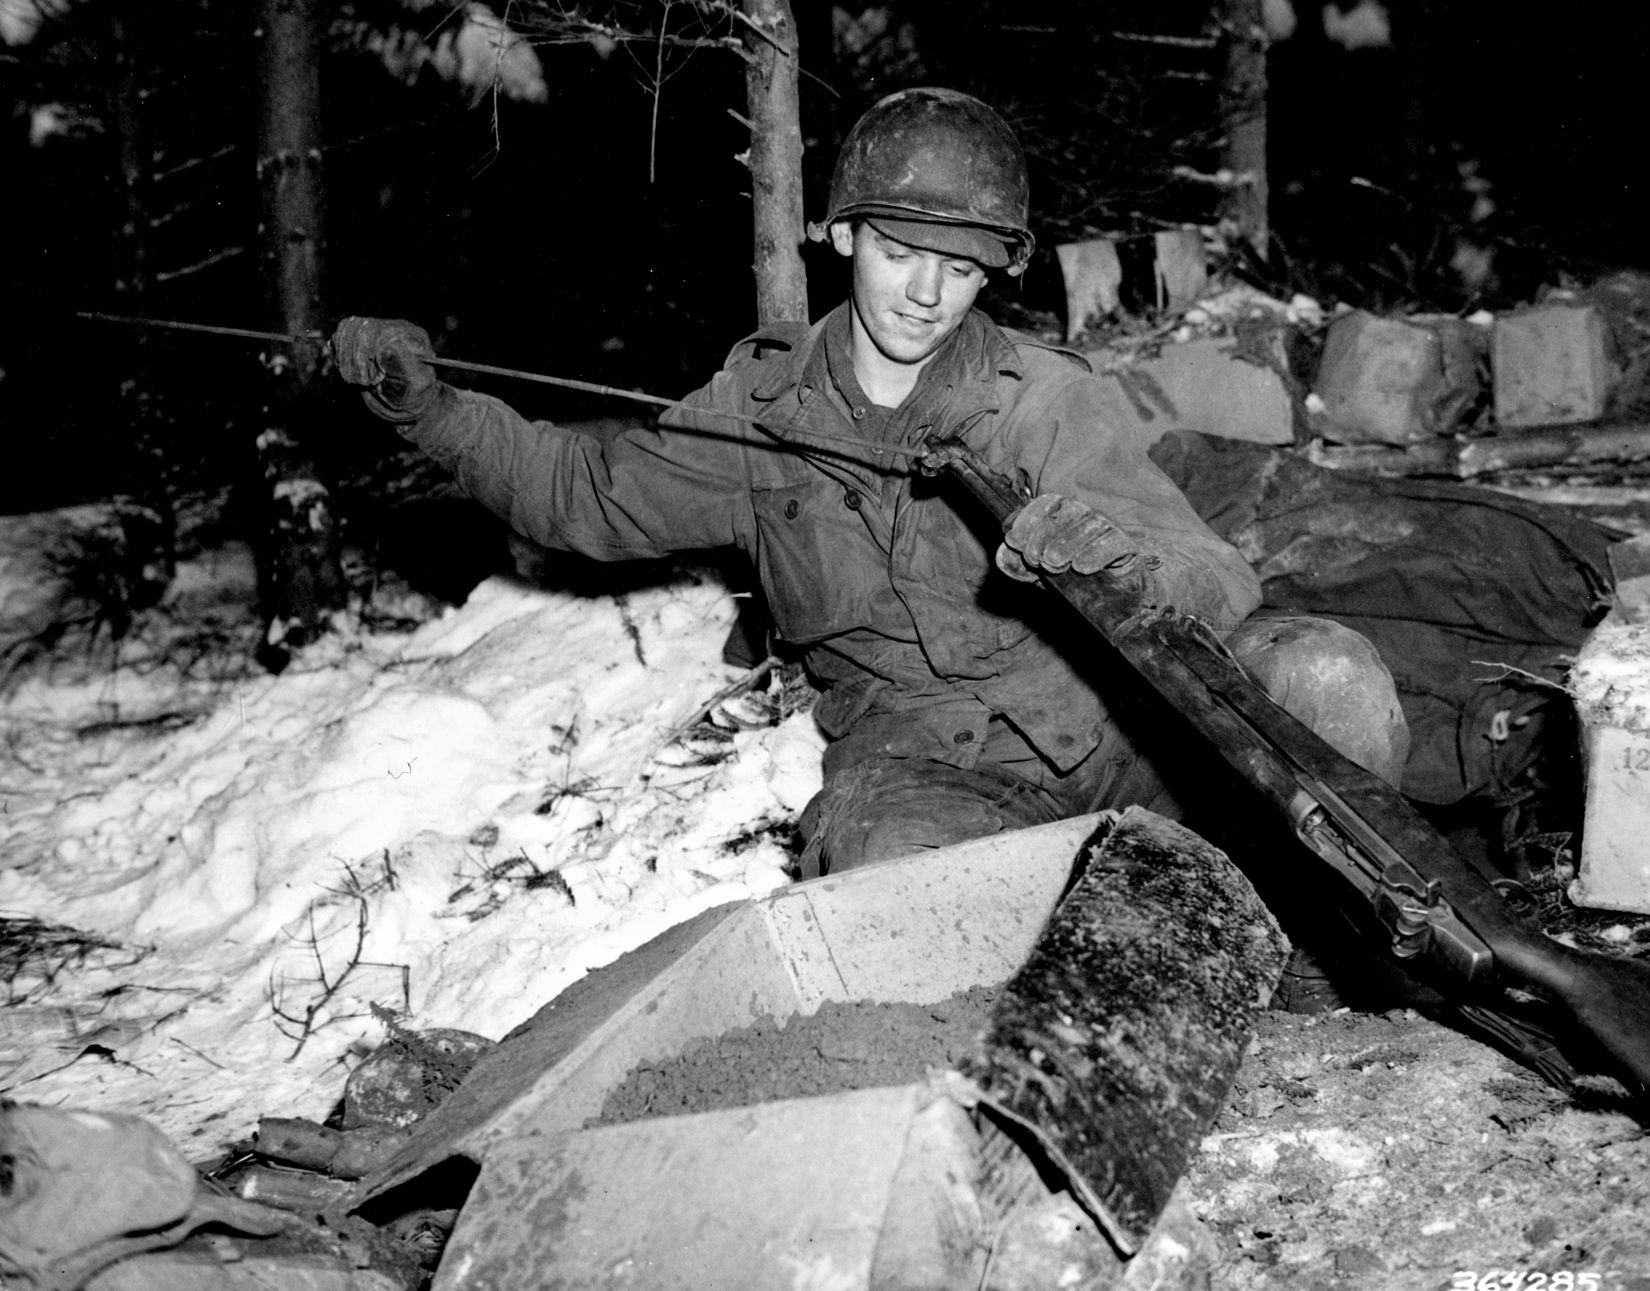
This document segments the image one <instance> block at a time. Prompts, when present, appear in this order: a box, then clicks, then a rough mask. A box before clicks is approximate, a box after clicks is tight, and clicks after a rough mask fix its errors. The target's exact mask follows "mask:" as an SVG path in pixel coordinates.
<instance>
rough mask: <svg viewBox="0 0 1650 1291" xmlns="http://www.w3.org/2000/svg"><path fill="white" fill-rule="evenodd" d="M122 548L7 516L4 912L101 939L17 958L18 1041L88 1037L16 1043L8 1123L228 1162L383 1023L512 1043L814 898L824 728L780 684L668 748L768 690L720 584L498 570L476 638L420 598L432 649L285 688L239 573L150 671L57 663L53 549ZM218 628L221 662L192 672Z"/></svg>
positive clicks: (89, 513) (74, 523)
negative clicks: (537, 1018) (80, 1124)
mask: <svg viewBox="0 0 1650 1291" xmlns="http://www.w3.org/2000/svg"><path fill="white" fill-rule="evenodd" d="M98 523H99V518H98V516H97V515H96V512H95V509H86V508H82V509H79V510H77V511H74V512H59V513H52V514H51V515H36V516H22V517H8V518H0V648H4V649H5V651H6V654H5V656H4V657H5V658H6V659H9V660H12V661H15V662H17V663H18V666H17V667H16V668H15V669H14V670H13V671H12V672H11V673H10V676H9V678H8V682H7V687H6V705H5V709H4V713H3V716H0V734H3V737H4V739H5V741H6V749H7V763H6V766H5V769H4V771H3V772H0V775H3V780H0V793H3V798H4V802H3V815H0V819H3V821H4V832H3V835H0V837H3V838H4V851H3V855H0V918H5V919H8V920H21V919H37V920H40V921H42V923H43V924H49V925H53V926H57V927H66V928H68V929H73V930H76V932H78V933H81V934H85V935H86V940H85V941H84V942H82V943H78V948H77V949H76V950H74V952H73V953H69V952H67V951H65V952H64V953H62V954H60V955H58V956H57V957H56V958H55V959H54V958H53V957H52V956H51V955H49V954H46V953H45V952H41V953H40V954H39V955H36V956H35V958H34V959H29V960H27V962H26V963H24V964H23V966H22V967H21V968H19V966H18V963H17V961H15V960H14V959H13V958H7V959H5V960H4V961H0V962H5V963H7V964H9V965H10V966H11V978H10V980H9V981H7V982H5V983H4V985H5V986H7V987H8V988H9V991H10V1002H11V1003H12V1005H13V1007H12V1008H11V1009H9V1010H6V1016H8V1017H10V1018H11V1019H12V1022H11V1024H10V1025H11V1028H12V1030H13V1031H16V1029H17V1028H18V1027H20V1026H23V1025H24V1022H25V1021H26V1020H27V1019H30V1018H33V1019H34V1020H35V1021H36V1023H41V1020H42V1019H47V1018H50V1019H54V1020H57V1019H60V1020H65V1021H64V1027H65V1030H64V1031H63V1032H62V1033H61V1034H59V1035H57V1036H56V1038H55V1039H54V1040H53V1041H52V1042H51V1043H48V1044H37V1045H35V1046H33V1047H29V1046H23V1047H18V1046H7V1045H5V1044H3V1043H0V1090H3V1091H4V1092H5V1094H6V1096H7V1097H10V1098H14V1099H20V1100H24V1101H28V1102H39V1103H46V1104H53V1105H69V1106H75V1107H80V1108H85V1109H88V1110H99V1111H122V1112H129V1113H134V1114H137V1115H141V1116H144V1117H146V1118H148V1119H149V1120H151V1121H152V1122H153V1123H155V1124H156V1125H157V1126H158V1127H159V1128H161V1129H162V1130H163V1131H164V1132H165V1133H167V1134H168V1135H170V1136H171V1137H172V1138H173V1139H174V1140H175V1141H177V1142H179V1143H180V1145H183V1146H184V1147H185V1149H186V1150H190V1149H192V1148H198V1149H199V1150H200V1151H199V1155H206V1154H209V1153H210V1152H211V1151H212V1150H214V1149H216V1148H218V1147H221V1146H222V1145H224V1144H227V1143H229V1142H231V1141H233V1140H234V1139H236V1138H240V1137H244V1136H245V1135H246V1134H248V1133H249V1132H250V1131H251V1129H252V1128H253V1126H254V1125H255V1123H256V1121H257V1119H258V1118H259V1117H261V1116H266V1115H267V1116H307V1117H311V1118H314V1119H320V1118H321V1117H324V1116H325V1115H326V1114H327V1112H328V1111H329V1110H330V1109H331V1107H332V1106H333V1104H334V1103H335V1102H336V1100H337V1098H338V1097H339V1095H340V1094H341V1092H342V1089H343V1083H344V1079H345V1077H346V1076H347V1074H348V1071H349V1069H350V1068H351V1067H352V1066H353V1064H354V1063H356V1062H357V1061H358V1060H359V1059H360V1058H361V1057H362V1056H364V1055H365V1053H367V1052H369V1051H370V1050H371V1048H372V1046H373V1045H374V1044H376V1043H377V1042H378V1040H379V1039H380V1038H381V1036H382V1034H383V1022H382V1020H381V1019H380V1018H379V1017H376V1016H374V1014H373V1011H372V1009H373V1006H375V1005H376V1006H378V1007H380V1008H383V1009H388V1010H390V1011H392V1012H394V1013H396V1014H398V1015H399V1017H398V1020H399V1021H400V1022H401V1023H402V1024H403V1025H405V1026H409V1027H411V1028H414V1029H427V1028H435V1027H453V1028H460V1029H463V1030H467V1031H473V1032H478V1033H480V1034H482V1035H485V1036H488V1037H490V1038H492V1039H498V1038H500V1037H501V1036H502V1035H503V1034H504V1033H505V1032H507V1031H508V1030H509V1029H510V1028H511V1027H513V1026H515V1025H516V1024H517V1023H519V1022H521V1021H523V1020H525V1019H526V1018H527V1017H529V1016H531V1014H532V1013H533V1012H535V1011H536V1010H537V1009H538V1008H539V1007H541V1006H542V1005H543V1004H545V1003H546V1002H548V1001H549V1000H550V999H552V998H553V997H554V996H555V995H556V994H557V993H558V992H560V991H561V990H563V989H565V988H566V987H567V986H568V985H569V984H571V983H572V982H574V981H576V980H577V979H578V978H579V977H581V976H583V975H584V974H585V973H587V972H589V971H590V970H591V969H593V968H596V967H599V966H600V965H602V964H604V963H607V962H609V961H610V960H612V959H614V958H616V957H617V956H618V955H620V954H622V953H623V952H625V951H627V950H629V949H632V948H634V947H635V946H637V945H640V944H641V943H642V942H644V941H646V940H648V939H649V938H651V937H653V936H654V935H656V934H657V933H659V932H661V931H663V930H664V929H666V928H667V927H669V926H671V925H672V924H674V923H676V922H678V921H680V920H682V919H684V918H687V917H689V916H691V915H693V914H696V913H698V912H699V911H701V910H703V909H705V908H707V907H708V906H711V905H715V904H720V903H723V902H727V901H736V900H741V899H744V898H747V897H751V896H756V895H761V894H763V893H766V892H768V891H771V890H773V889H774V888H776V887H778V886H781V885H783V884H784V883H786V882H787V881H788V880H787V878H786V874H785V869H784V866H785V864H786V861H787V859H788V858H787V856H786V853H785V852H784V850H783V848H782V847H781V846H780V845H779V843H777V842H776V841H774V840H773V839H772V837H771V836H769V835H768V834H766V833H764V829H765V828H767V827H772V826H776V825H782V824H784V823H785V822H788V821H791V820H794V818H795V816H796V815H797V813H798V812H799V811H800V810H801V808H802V806H803V804H805V803H806V801H807V799H808V798H809V797H810V796H811V795H812V793H813V792H814V791H815V790H816V789H817V788H818V784H819V775H820V772H819V754H820V752H821V749H822V747H823V741H822V739H821V737H820V736H819V734H818V733H817V730H816V729H815V728H814V726H813V724H812V721H811V720H810V718H809V717H808V716H807V715H806V713H796V714H793V715H791V716H790V717H788V718H786V719H784V720H779V721H776V720H775V719H774V717H773V711H774V706H773V705H772V704H771V703H770V702H768V697H767V696H766V695H765V694H763V693H761V690H760V687H759V688H758V693H756V694H755V695H753V696H747V697H745V698H743V699H742V700H734V701H729V702H728V703H726V704H725V705H723V708H722V710H721V711H720V714H719V725H721V726H723V727H725V728H727V729H726V730H725V731H724V732H723V733H722V734H720V735H719V736H717V737H714V738H707V737H706V736H705V735H704V733H703V731H702V730H701V731H700V732H699V733H697V734H696V735H690V736H689V737H687V738H686V739H683V740H676V741H674V742H667V737H668V736H669V735H670V734H671V733H672V732H673V731H674V730H675V729H677V728H678V726H679V725H680V724H682V723H683V722H685V721H687V720H688V719H691V718H692V717H693V716H694V714H695V713H696V712H697V711H698V710H699V709H700V708H701V707H703V706H704V705H705V704H706V703H707V702H708V701H709V700H710V699H711V698H712V697H713V696H715V695H717V694H718V693H719V692H720V691H722V690H723V689H724V688H726V687H727V686H729V685H730V684H731V683H733V682H734V681H736V680H737V679H738V678H739V676H740V672H739V670H737V669H734V668H731V667H729V666H728V665H726V664H724V663H723V662H722V661H721V648H722V643H723V641H724V639H725V637H726V635H727V630H728V627H729V625H730V623H731V622H732V619H733V615H734V601H733V599H732V597H731V596H730V595H729V593H728V591H727V590H726V589H725V587H724V586H722V585H721V584H720V583H719V582H718V581H717V580H716V579H715V578H714V577H712V576H711V575H709V574H706V573H703V572H698V571H693V570H686V571H683V572H682V573H681V574H680V575H679V576H677V577H675V578H674V579H673V580H672V581H669V582H667V583H666V584H664V585H661V586H655V587H649V588H646V589H644V590H640V591H631V592H628V593H626V594H622V595H613V596H581V595H575V594H572V593H567V592H557V591H547V590H543V589H541V588H536V587H532V586H529V585H527V584H525V583H521V582H518V581H516V580H513V579H509V578H504V577H498V578H493V579H490V580H488V581H486V582H484V583H482V584H481V585H480V586H478V587H477V588H476V589H475V590H474V592H473V593H472V594H471V595H470V596H469V598H468V600H467V601H466V603H465V604H464V605H463V606H462V607H459V608H448V609H446V610H445V611H444V612H439V611H438V608H437V607H433V606H431V605H429V604H428V603H427V602H424V601H423V600H422V598H420V597H418V596H417V595H416V594H412V593H406V592H404V591H403V593H402V595H401V599H400V600H399V601H395V602H393V606H394V609H395V615H394V616H393V617H398V618H405V617H407V616H409V615H411V616H413V617H414V618H415V620H416V619H422V620H423V621H422V622H419V623H418V626H416V628H414V629H413V630H411V631H408V630H406V629H405V627H399V628H395V629H377V630H375V629H374V628H373V627H372V626H371V624H372V623H373V622H375V621H377V620H378V619H381V618H383V617H384V615H383V613H382V610H383V609H384V607H385V605H386V604H391V603H392V601H393V595H394V589H393V588H386V589H384V590H383V591H382V592H381V593H380V595H379V599H378V601H377V602H375V606H376V608H378V609H379V610H380V611H381V612H380V614H379V615H378V616H377V617H376V618H375V616H373V615H370V614H361V613H351V614H348V615H345V616H341V618H340V620H339V623H338V625H337V630H336V631H335V632H334V633H332V634H331V635H329V636H328V637H326V638H325V639H323V640H322V641H320V642H318V643H316V644H315V645H313V646H311V647H308V648H307V649H305V650H303V651H301V652H299V653H298V654H296V655H295V656H294V658H293V662H292V663H291V665H290V666H289V667H288V668H287V669H286V670H285V671H283V672H282V673H281V674H280V675H278V676H276V675H269V674H267V673H265V672H262V671H261V670H258V669H256V668H255V667H250V668H248V667H231V666H229V665H228V662H227V661H228V660H232V659H236V658H244V657H245V655H246V651H245V650H244V649H241V648H240V647H241V646H244V645H247V644H250V639H248V638H247V637H246V633H247V632H248V630H249V628H248V625H249V624H251V623H252V620H251V619H250V617H249V616H248V615H247V614H246V613H245V606H246V603H247V601H248V599H249V598H250V595H251V591H252V573H251V564H250V559H249V557H248V556H247V554H246V552H245V551H244V550H239V549H236V548H234V547H227V548H223V549H219V550H214V551H208V552H204V553H202V554H201V556H200V557H198V558H196V559H194V560H192V561H191V562H189V563H188V564H187V565H184V566H182V567H180V570H179V573H178V577H177V578H176V579H174V581H173V582H172V584H171V588H170V591H169V593H168V597H167V600H166V601H165V602H164V603H163V604H162V606H161V607H159V608H158V609H157V610H156V611H153V612H150V613H148V614H145V615H141V616H140V617H139V620H138V624H137V627H136V628H135V629H134V630H133V631H132V632H131V633H129V634H127V636H126V637H125V638H123V639H122V640H121V641H120V642H119V643H118V650H117V649H115V648H114V647H113V646H112V645H111V643H109V642H107V641H106V640H105V641H104V643H103V644H102V646H101V648H100V649H99V650H98V651H97V652H96V653H95V654H92V655H87V654H86V653H85V652H84V651H79V652H76V651H71V650H67V649H59V650H49V649H46V650H42V649H33V648H28V647H29V643H30V642H31V641H33V642H35V643H36V644H38V642H39V641H40V640H41V638H40V637H39V636H38V635H37V634H39V633H40V632H41V630H42V629H43V628H47V627H48V626H49V625H50V624H51V623H52V622H53V621H54V618H58V619H61V618H63V617H65V616H67V615H68V614H69V610H70V608H71V606H72V601H70V600H65V599H64V596H63V589H62V586H61V583H60V582H59V581H57V580H56V578H55V574H54V571H55V570H56V568H57V565H56V564H54V563H53V562H52V561H50V560H48V559H46V557H45V553H46V552H47V551H48V550H50V549H51V547H52V546H53V543H54V542H57V540H58V539H59V538H61V536H62V535H64V534H68V535H70V536H71V537H72V536H73V535H75V534H77V533H78V534H83V533H85V532H88V531H91V530H93V529H95V527H96V526H97V524H98ZM57 545H58V546H59V547H61V545H62V544H61V542H57ZM214 616H215V617H214ZM202 622H207V623H209V624H215V625H216V626H215V628H214V631H215V633H216V635H215V636H213V635H211V634H208V644H212V643H216V647H217V648H215V649H208V648H201V649H198V650H196V651H194V652H191V651H190V650H188V649H185V648H183V647H182V646H181V645H180V642H179V640H178V638H177V637H176V635H175V634H176V632H177V631H178V628H179V625H182V624H186V623H187V624H193V625H195V631H196V633H197V636H198V635H199V634H200V627H199V625H200V624H201V623H202ZM236 632H239V633H241V634H242V635H241V636H240V637H237V636H235V633H236ZM226 643H227V644H226ZM16 953H18V952H13V954H16ZM42 1024H43V1023H42ZM96 1028H101V1030H95V1034H96V1035H97V1037H98V1039H96V1041H95V1047H89V1045H92V1044H94V1042H91V1041H88V1040H87V1039H86V1037H87V1036H89V1035H92V1034H93V1033H94V1029H96Z"/></svg>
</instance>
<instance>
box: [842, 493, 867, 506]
mask: <svg viewBox="0 0 1650 1291" xmlns="http://www.w3.org/2000/svg"><path fill="white" fill-rule="evenodd" d="M842 500H843V502H845V503H846V504H847V506H848V510H850V511H858V510H859V504H860V502H861V501H862V500H863V499H862V498H861V497H860V496H859V490H858V489H849V490H848V491H847V492H846V493H844V494H843V495H842Z"/></svg>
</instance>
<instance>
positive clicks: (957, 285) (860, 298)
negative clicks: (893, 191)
mask: <svg viewBox="0 0 1650 1291" xmlns="http://www.w3.org/2000/svg"><path fill="white" fill-rule="evenodd" d="M831 244H832V245H833V246H834V247H835V248H836V250H837V251H838V252H839V253H840V254H842V255H845V256H852V257H853V261H854V295H853V302H854V321H855V323H856V324H857V326H858V330H860V331H861V332H862V333H863V334H864V336H865V338H866V339H867V340H868V341H869V342H870V343H871V344H872V345H873V346H874V347H875V350H876V352H877V354H878V355H880V356H881V358H882V359H883V360H885V361H887V362H890V363H894V364H908V365H914V366H917V367H920V366H921V365H922V364H924V363H926V362H927V361H928V359H929V358H931V357H932V356H933V354H934V351H935V350H937V349H939V347H940V346H941V344H943V343H944V341H945V338H946V337H948V336H950V335H951V333H952V332H954V331H956V330H957V328H958V326H959V325H960V324H961V323H962V321H963V318H964V316H965V315H966V314H967V313H968V311H969V310H970V309H971V308H972V307H973V305H974V298H975V297H976V296H978V295H979V294H980V288H981V287H983V286H985V270H984V269H982V268H981V267H980V266H979V265H978V264H977V263H975V262H974V261H973V260H969V259H966V258H963V257H961V256H949V255H942V254H941V253H940V252H938V251H925V250H923V249H922V248H921V247H912V246H907V245H906V244H905V243H903V242H896V241H894V239H892V238H890V237H887V236H885V235H884V234H882V233H879V232H877V230H876V229H874V228H872V227H871V226H870V225H869V224H868V223H866V222H864V221H860V222H859V224H858V225H857V226H854V225H850V224H848V223H847V222H839V223H837V224H833V225H832V226H831Z"/></svg>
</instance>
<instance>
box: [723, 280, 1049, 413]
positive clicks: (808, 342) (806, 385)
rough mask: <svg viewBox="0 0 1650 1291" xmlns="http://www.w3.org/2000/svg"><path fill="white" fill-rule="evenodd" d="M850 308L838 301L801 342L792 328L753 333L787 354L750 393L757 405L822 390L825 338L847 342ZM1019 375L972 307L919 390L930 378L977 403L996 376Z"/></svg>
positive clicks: (994, 330) (998, 334) (1003, 339)
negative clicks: (833, 333)
mask: <svg viewBox="0 0 1650 1291" xmlns="http://www.w3.org/2000/svg"><path fill="white" fill-rule="evenodd" d="M851 307H852V306H851V304H850V302H848V301H843V302H842V304H840V305H838V306H837V307H836V308H835V309H833V310H832V311H831V312H830V313H829V314H827V315H825V317H823V318H821V319H820V320H819V321H818V322H817V323H815V324H814V325H813V326H812V327H811V328H809V329H808V332H807V334H806V336H805V337H803V338H801V339H800V341H798V339H797V338H796V335H795V332H794V331H792V330H791V329H785V332H784V333H783V334H782V333H781V331H780V329H777V328H776V329H774V331H773V334H772V335H771V336H770V335H769V334H768V333H767V332H758V333H757V334H756V335H755V336H754V337H753V338H752V340H753V341H755V342H756V343H757V344H758V345H762V344H770V345H773V346H776V347H788V348H789V353H788V354H786V355H785V357H784V358H783V359H781V360H779V361H778V362H776V363H775V365H774V369H773V371H772V373H771V374H769V375H767V376H766V377H765V378H764V379H763V380H762V381H760V382H758V383H757V384H756V386H755V387H754V389H753V390H752V391H751V393H752V395H753V396H754V397H755V398H756V399H757V400H758V401H759V402H762V403H772V402H773V401H775V400H778V399H781V398H782V397H783V396H784V395H785V394H786V393H787V392H788V391H793V390H794V391H795V392H796V393H797V402H798V403H799V404H800V403H805V402H807V400H808V398H809V396H811V395H812V394H814V393H816V392H817V391H820V390H823V389H825V388H826V386H827V384H828V383H829V382H830V380H831V373H830V361H829V358H828V355H827V344H828V342H827V339H826V338H827V334H828V331H829V329H832V328H833V327H835V328H840V329H841V332H840V334H841V335H842V336H843V337H844V344H846V336H847V333H848V324H849V318H848V311H849V309H850V308H851ZM1024 375H1025V370H1024V367H1023V365H1022V364H1021V362H1020V357H1019V355H1018V354H1016V353H1015V351H1014V346H1013V344H1012V343H1011V342H1010V341H1009V339H1008V337H1007V336H1006V335H1004V333H1003V330H1002V328H1000V327H998V326H997V324H995V323H994V322H992V321H991V319H989V318H987V317H986V316H985V315H984V314H982V313H981V312H980V311H979V310H977V309H973V310H970V311H969V312H968V314H967V315H966V316H965V317H964V318H963V321H962V325H961V326H959V327H958V328H957V330H956V331H955V332H953V333H952V334H951V335H950V336H949V337H947V338H946V342H945V344H944V346H942V347H941V349H940V350H939V352H938V353H937V354H935V356H934V360H933V362H932V363H930V364H929V366H928V368H925V369H924V371H923V377H924V381H923V382H922V383H920V384H919V387H918V388H919V389H921V388H922V385H926V384H928V380H929V379H930V378H941V379H942V382H943V384H946V385H950V386H952V387H953V388H954V390H955V393H956V394H957V395H958V396H961V397H962V400H963V402H965V403H968V404H977V403H979V402H982V401H983V400H984V399H985V398H986V397H987V396H986V393H985V391H986V390H988V389H989V388H990V387H991V386H992V385H993V384H994V383H995V382H996V380H997V378H998V377H999V376H1008V377H1013V378H1016V379H1019V378H1021V377H1023V376H1024ZM982 387H983V388H982Z"/></svg>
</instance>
